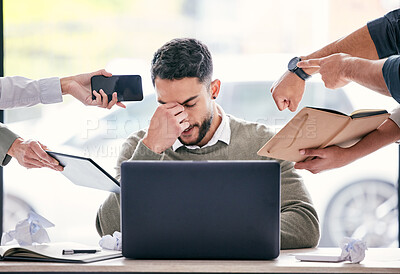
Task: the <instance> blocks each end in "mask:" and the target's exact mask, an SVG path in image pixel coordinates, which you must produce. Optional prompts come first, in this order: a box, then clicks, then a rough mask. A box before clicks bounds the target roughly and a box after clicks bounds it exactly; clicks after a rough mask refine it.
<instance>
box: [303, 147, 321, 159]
mask: <svg viewBox="0 0 400 274" xmlns="http://www.w3.org/2000/svg"><path fill="white" fill-rule="evenodd" d="M299 153H300V155H304V156H317V157H320V158H324V156H325V153H324V150H323V149H312V148H307V149H300V150H299Z"/></svg>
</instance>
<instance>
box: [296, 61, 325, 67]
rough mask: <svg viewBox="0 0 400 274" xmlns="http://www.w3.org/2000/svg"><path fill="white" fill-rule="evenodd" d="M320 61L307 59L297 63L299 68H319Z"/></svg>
mask: <svg viewBox="0 0 400 274" xmlns="http://www.w3.org/2000/svg"><path fill="white" fill-rule="evenodd" d="M320 63H321V59H309V60H304V61H300V62H298V63H297V66H298V67H299V68H319V66H320Z"/></svg>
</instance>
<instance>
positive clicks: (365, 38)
mask: <svg viewBox="0 0 400 274" xmlns="http://www.w3.org/2000/svg"><path fill="white" fill-rule="evenodd" d="M335 53H347V54H349V55H351V56H354V57H360V58H364V59H370V60H377V59H378V58H379V57H378V53H377V51H376V48H375V44H374V42H373V40H372V38H371V35H370V33H369V31H368V27H367V26H364V27H362V28H360V29H358V30H356V31H354V32H352V33H350V34H349V35H347V36H345V37H343V38H340V39H338V40H336V41H334V42H332V43H330V44H328V45H327V46H325V47H323V48H321V49H319V50H317V51H315V52H313V53H311V54H308V55H305V56H301V59H302V60H309V59H317V58H322V57H326V56H329V55H332V54H335ZM304 71H305V72H307V73H308V74H314V73H316V72H317V71H318V69H317V68H307V69H304Z"/></svg>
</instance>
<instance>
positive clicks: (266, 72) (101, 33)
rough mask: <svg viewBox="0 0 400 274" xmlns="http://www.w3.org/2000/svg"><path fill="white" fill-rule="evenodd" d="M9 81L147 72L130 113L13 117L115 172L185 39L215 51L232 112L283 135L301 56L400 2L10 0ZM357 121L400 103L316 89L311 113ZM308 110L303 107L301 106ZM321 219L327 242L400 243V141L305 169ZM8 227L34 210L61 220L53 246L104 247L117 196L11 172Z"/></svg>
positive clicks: (11, 168) (74, 110) (27, 130)
mask: <svg viewBox="0 0 400 274" xmlns="http://www.w3.org/2000/svg"><path fill="white" fill-rule="evenodd" d="M3 6H4V42H5V53H4V58H5V76H12V75H20V76H25V77H28V78H33V79H39V78H46V77H53V76H58V77H63V76H69V75H75V74H79V73H84V72H91V71H95V70H98V69H101V68H106V69H107V70H109V71H110V72H112V73H113V74H140V75H141V76H142V78H143V88H144V93H145V94H146V97H145V99H144V101H142V102H134V103H127V106H128V108H127V110H122V109H118V108H117V107H114V108H113V109H112V110H104V109H100V108H95V107H91V108H89V107H85V106H83V105H82V104H81V103H80V102H78V101H76V100H75V99H74V98H69V97H68V96H64V102H63V103H60V104H56V105H39V106H35V107H31V108H24V109H14V110H8V111H5V117H6V118H5V119H6V123H7V124H8V125H9V127H10V128H11V129H12V130H13V131H15V132H16V133H18V134H19V135H21V136H22V137H24V138H25V139H28V138H32V139H37V140H39V141H40V142H42V143H43V144H46V145H47V146H49V147H50V148H51V149H52V150H53V151H57V152H64V153H69V154H75V155H79V156H84V157H90V158H92V159H94V160H95V161H96V162H98V163H99V164H100V165H101V166H102V167H103V168H104V169H105V170H106V171H108V172H109V173H110V174H111V175H115V172H114V170H113V167H114V165H115V163H116V159H117V156H118V153H119V151H120V146H121V144H122V143H123V141H124V140H125V139H126V137H127V136H128V135H129V134H130V133H132V132H134V131H136V130H138V129H140V128H145V127H146V126H147V125H148V123H149V120H150V118H151V116H152V114H153V112H154V110H155V108H156V106H157V104H156V101H155V96H154V91H153V87H152V85H151V80H150V75H149V70H150V61H151V59H152V55H153V53H154V52H155V51H156V50H157V49H158V48H159V47H161V46H162V45H163V44H164V43H165V42H167V41H169V40H171V39H173V38H177V37H194V38H197V39H199V40H201V41H203V42H204V43H205V44H207V45H208V47H209V49H210V51H211V52H212V54H213V58H214V60H215V64H214V68H215V69H214V70H215V73H214V77H215V78H219V79H221V80H222V90H221V96H220V98H219V99H218V102H219V103H220V104H221V105H222V106H223V108H224V109H225V111H226V112H227V113H231V114H233V115H235V116H238V117H242V118H245V119H248V120H254V121H258V122H262V123H266V124H268V125H269V126H271V127H273V128H274V129H275V130H279V128H281V127H282V126H283V125H284V124H285V123H286V122H287V121H289V119H290V118H291V117H293V115H294V114H293V113H290V112H289V111H288V110H286V111H283V112H279V111H278V110H277V109H276V107H275V104H274V103H273V100H272V97H271V96H270V92H269V89H270V87H271V85H272V83H273V82H274V81H275V80H276V79H277V78H278V77H279V76H280V75H281V74H283V73H284V72H285V70H286V69H287V68H286V66H287V62H288V61H289V60H290V59H291V58H292V57H294V56H300V55H306V54H309V53H311V52H313V51H315V50H317V49H319V48H321V47H322V46H324V45H326V44H327V43H329V42H332V41H334V40H337V39H339V38H341V37H343V36H344V35H346V34H349V33H350V32H352V31H354V30H356V29H357V28H360V27H362V26H364V25H365V24H366V23H367V22H368V21H370V20H373V19H375V18H378V17H381V16H383V15H384V14H385V13H387V12H388V11H390V10H393V9H396V8H399V7H400V1H399V0H305V1H296V0H285V1H276V0H275V1H274V0H259V1H257V0H168V1H164V0H79V1H78V0H68V1H66V0H65V1H64V0H56V1H50V0H36V1H30V0H4V1H3ZM306 105H307V106H310V105H311V106H318V107H328V108H333V109H337V110H340V111H343V112H345V113H347V114H350V113H351V112H352V111H353V110H355V109H360V108H383V109H387V110H389V111H390V110H391V109H392V108H394V107H395V106H396V102H395V101H394V100H393V99H391V98H385V97H383V96H379V95H377V94H375V93H373V92H370V91H367V90H365V89H363V88H361V87H359V86H357V85H354V84H351V85H348V86H346V87H345V88H343V89H340V90H337V91H332V90H327V89H325V87H324V86H323V84H322V82H321V81H320V80H319V79H318V76H315V77H313V80H312V81H310V82H308V84H307V89H306V93H305V97H304V100H303V102H302V106H306ZM299 109H300V108H299ZM301 173H302V175H303V176H304V180H305V183H306V185H307V187H308V189H309V191H310V193H311V195H312V198H313V199H314V203H315V205H316V207H317V210H318V214H319V216H320V220H321V229H322V231H323V235H322V238H321V243H320V244H321V246H338V243H339V241H340V240H341V239H342V238H343V237H344V236H352V237H358V238H364V239H366V240H367V242H368V244H369V246H398V241H397V235H398V227H397V195H396V193H397V190H396V188H397V178H398V146H397V145H395V144H394V145H391V146H388V147H387V148H385V149H382V150H380V151H379V152H377V153H374V154H372V155H370V156H368V157H365V158H364V159H362V160H359V161H357V162H355V163H354V164H352V165H350V166H347V167H344V168H341V169H338V170H334V171H328V172H324V173H322V174H320V175H312V174H310V173H308V172H301ZM4 192H5V195H6V198H5V201H4V203H5V205H4V206H5V213H4V231H8V230H10V229H13V228H14V227H15V224H16V223H17V222H18V221H20V220H22V219H24V218H26V214H27V212H29V211H30V210H35V211H36V212H38V213H39V214H41V215H43V216H44V217H46V218H48V219H49V220H50V221H52V222H53V223H55V225H56V226H55V228H51V229H49V233H50V237H51V239H52V240H53V241H77V242H82V243H88V244H95V243H97V242H98V240H99V239H100V237H99V236H98V234H97V232H96V230H95V216H96V211H97V209H98V207H99V206H100V204H101V203H102V202H103V201H104V199H105V198H106V197H107V195H108V193H105V192H103V191H100V190H94V189H88V188H84V187H78V186H75V185H73V184H72V183H71V182H69V181H68V180H67V179H65V178H64V177H63V176H62V175H61V174H60V173H56V172H54V171H52V170H45V169H42V170H26V169H25V168H22V167H21V166H19V165H18V163H17V162H16V161H15V160H13V161H12V162H11V163H10V164H9V165H8V166H7V167H6V168H5V169H4Z"/></svg>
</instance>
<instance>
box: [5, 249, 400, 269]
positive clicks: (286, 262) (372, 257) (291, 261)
mask: <svg viewBox="0 0 400 274" xmlns="http://www.w3.org/2000/svg"><path fill="white" fill-rule="evenodd" d="M313 250H315V249H300V250H285V251H282V252H281V255H280V256H279V258H278V259H276V260H273V261H209V260H207V261H201V260H197V261H196V260H187V261H178V260H173V261H170V260H128V259H124V258H119V259H113V260H107V261H102V262H97V263H89V264H63V263H41V262H11V261H8V262H0V272H18V273H23V272H26V273H32V272H58V273H59V272H113V273H118V272H131V273H135V272H136V273H137V272H142V273H143V272H145V273H150V272H165V273H171V272H172V273H228V272H229V273H400V249H399V248H388V249H385V248H375V249H374V248H371V249H369V250H368V251H367V253H366V258H365V259H364V261H363V262H361V264H351V263H348V262H342V263H316V262H300V261H297V260H296V259H295V258H294V256H293V254H296V253H303V252H311V251H313ZM319 250H323V251H330V252H335V251H337V252H339V254H340V250H338V249H328V248H320V249H319ZM335 254H337V253H335Z"/></svg>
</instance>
